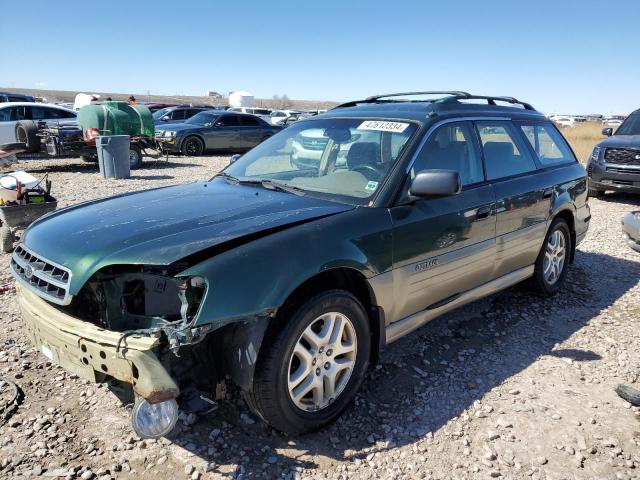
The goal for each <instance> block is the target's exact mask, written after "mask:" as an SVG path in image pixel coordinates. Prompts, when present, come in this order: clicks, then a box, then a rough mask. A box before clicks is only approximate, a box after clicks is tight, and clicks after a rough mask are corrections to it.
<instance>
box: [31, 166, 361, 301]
mask: <svg viewBox="0 0 640 480" xmlns="http://www.w3.org/2000/svg"><path fill="white" fill-rule="evenodd" d="M352 208H353V207H351V206H348V205H342V204H338V203H333V202H328V201H325V200H319V199H314V198H311V197H301V196H297V195H293V194H289V193H283V192H276V191H270V190H265V189H263V188H258V187H252V186H247V185H230V184H228V183H227V182H226V181H224V180H220V179H216V180H214V181H211V182H208V183H191V184H187V185H176V186H173V187H165V188H159V189H155V190H146V191H143V192H138V193H132V194H125V195H120V196H116V197H112V198H107V199H102V200H95V201H92V202H87V203H83V204H79V205H76V206H73V207H69V208H66V209H64V210H60V211H58V212H54V213H53V214H50V215H48V216H46V217H43V218H42V219H40V220H39V221H36V222H35V223H33V224H32V225H31V226H30V227H29V228H28V230H27V231H26V232H25V234H24V237H23V243H24V244H25V245H26V247H27V248H29V249H31V250H32V251H34V252H35V253H37V254H39V255H41V256H43V257H45V258H47V259H49V260H51V261H53V262H56V263H59V264H61V265H64V266H65V267H68V268H69V269H70V270H71V272H72V277H71V285H70V289H69V293H70V294H71V295H75V294H77V292H78V291H79V290H80V288H81V287H82V285H84V283H85V282H86V281H87V280H88V279H89V278H90V277H91V275H93V274H94V273H95V272H96V271H98V270H99V269H101V268H103V267H105V266H108V265H133V264H140V265H168V264H171V263H174V262H176V261H178V260H181V259H183V258H185V257H187V256H189V255H192V254H194V253H198V252H201V251H202V250H204V249H207V248H210V247H213V246H217V245H221V244H224V243H225V242H229V241H231V240H236V239H238V238H241V237H244V236H247V235H252V236H255V235H256V234H259V233H260V232H262V233H266V231H268V230H271V229H274V228H278V229H281V228H283V227H285V226H287V225H291V224H299V223H301V222H306V221H310V220H313V219H316V218H319V217H325V216H327V215H332V214H335V213H339V212H343V211H347V210H350V209H352Z"/></svg>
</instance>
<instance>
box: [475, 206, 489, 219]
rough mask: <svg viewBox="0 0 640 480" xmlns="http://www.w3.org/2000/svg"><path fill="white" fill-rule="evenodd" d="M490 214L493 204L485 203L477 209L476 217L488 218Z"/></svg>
mask: <svg viewBox="0 0 640 480" xmlns="http://www.w3.org/2000/svg"><path fill="white" fill-rule="evenodd" d="M489 215H491V205H484V206H483V207H480V208H478V210H477V211H476V218H477V219H479V220H481V219H483V218H487V217H488V216H489Z"/></svg>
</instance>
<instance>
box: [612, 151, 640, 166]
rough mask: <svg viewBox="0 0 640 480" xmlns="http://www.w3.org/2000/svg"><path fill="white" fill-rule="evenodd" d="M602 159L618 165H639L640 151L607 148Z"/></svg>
mask: <svg viewBox="0 0 640 480" xmlns="http://www.w3.org/2000/svg"><path fill="white" fill-rule="evenodd" d="M604 159H605V161H607V162H609V163H617V164H618V165H640V150H631V149H628V148H607V149H606V150H605V152H604Z"/></svg>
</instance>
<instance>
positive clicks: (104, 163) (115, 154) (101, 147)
mask: <svg viewBox="0 0 640 480" xmlns="http://www.w3.org/2000/svg"><path fill="white" fill-rule="evenodd" d="M96 149H97V151H98V165H99V167H100V174H101V175H102V176H103V177H104V178H129V177H130V176H131V168H130V164H129V135H105V136H100V137H97V138H96Z"/></svg>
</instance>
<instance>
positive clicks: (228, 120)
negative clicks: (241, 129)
mask: <svg viewBox="0 0 640 480" xmlns="http://www.w3.org/2000/svg"><path fill="white" fill-rule="evenodd" d="M220 121H221V122H222V123H223V124H224V126H225V127H237V126H239V125H240V117H239V116H238V115H225V116H224V117H222V118H221V119H220Z"/></svg>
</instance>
